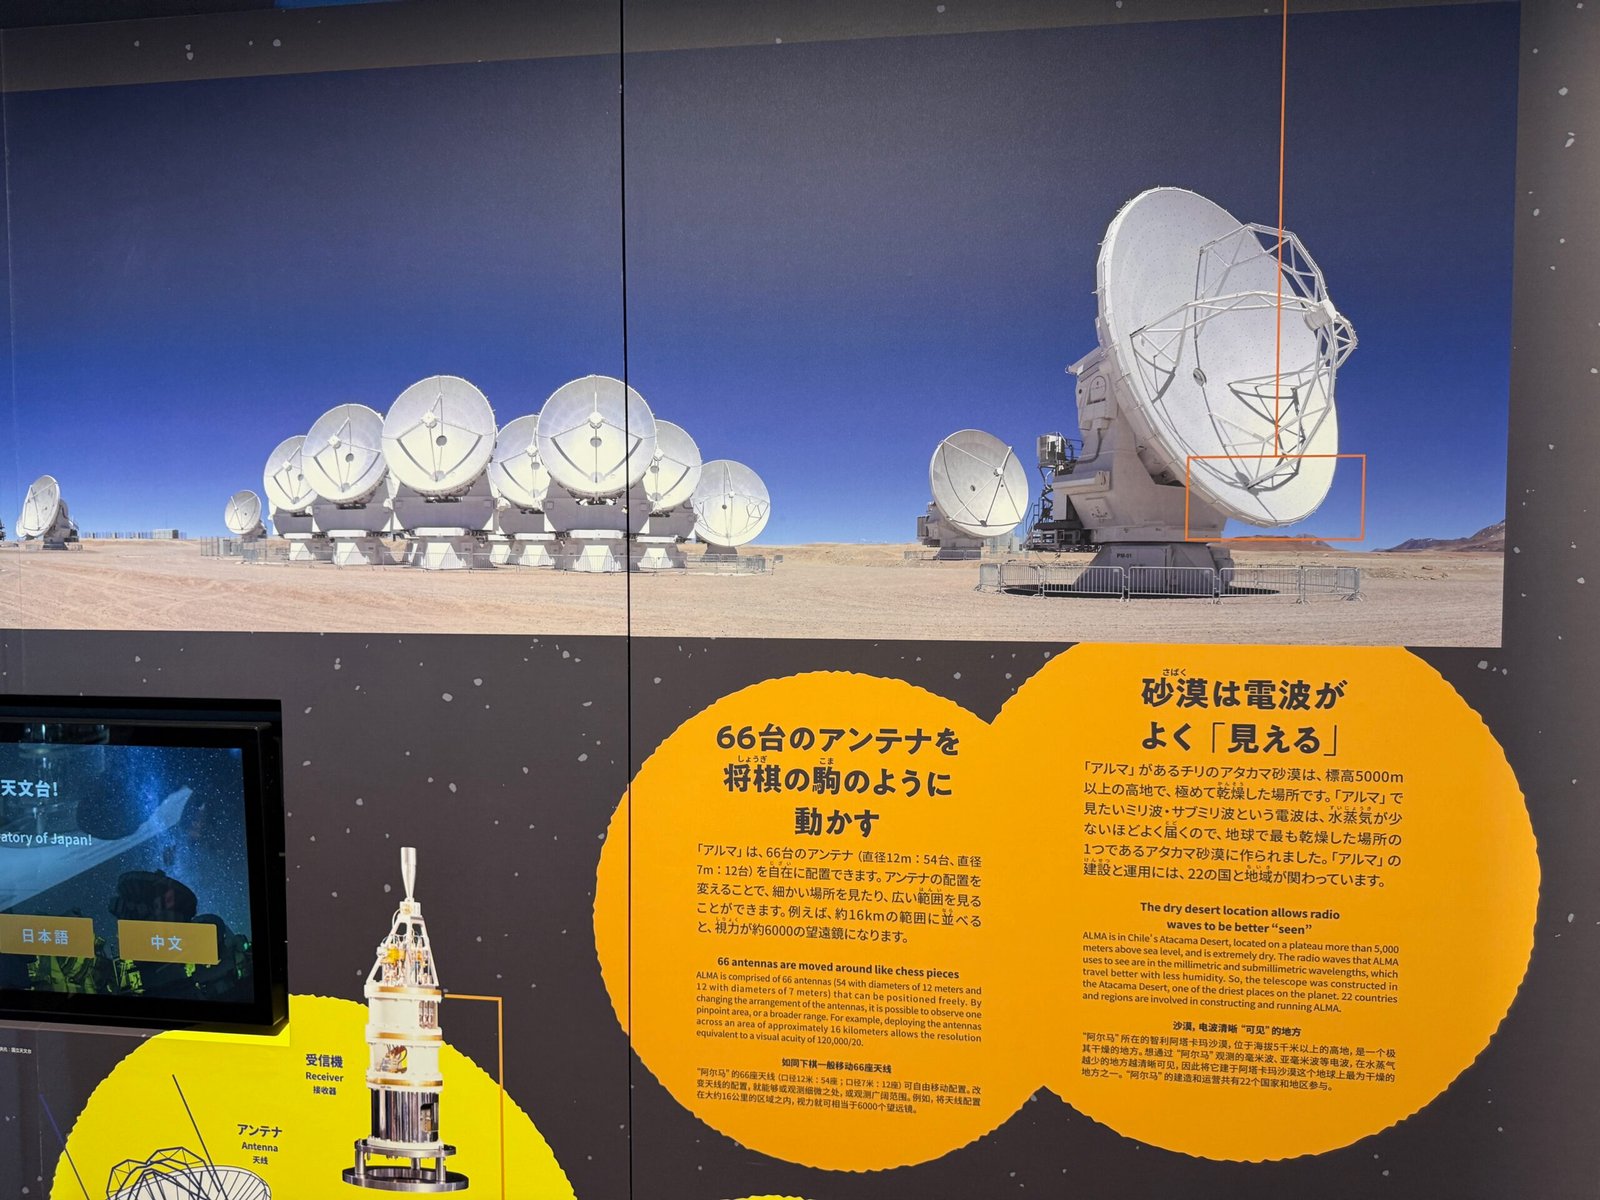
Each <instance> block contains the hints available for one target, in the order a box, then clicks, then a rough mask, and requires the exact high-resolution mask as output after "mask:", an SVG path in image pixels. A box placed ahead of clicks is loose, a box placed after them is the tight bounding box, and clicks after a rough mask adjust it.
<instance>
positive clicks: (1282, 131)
mask: <svg viewBox="0 0 1600 1200" xmlns="http://www.w3.org/2000/svg"><path fill="white" fill-rule="evenodd" d="M1288 127H1289V0H1283V49H1282V51H1281V52H1280V54H1279V59H1278V319H1277V323H1276V326H1275V328H1274V330H1273V333H1274V339H1273V347H1272V452H1273V453H1274V454H1282V453H1283V445H1282V442H1281V441H1280V437H1281V432H1280V431H1281V430H1282V428H1283V164H1284V147H1285V145H1286V144H1287V138H1286V136H1285V135H1286V132H1287V130H1288ZM1363 494H1364V493H1363ZM1184 525H1185V526H1187V525H1188V521H1187V520H1186V521H1185V522H1184Z"/></svg>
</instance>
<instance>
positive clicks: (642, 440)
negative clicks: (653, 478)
mask: <svg viewBox="0 0 1600 1200" xmlns="http://www.w3.org/2000/svg"><path fill="white" fill-rule="evenodd" d="M538 444H539V457H540V458H541V459H542V460H543V461H544V465H545V467H546V468H547V469H548V470H549V471H550V478H551V479H553V480H554V481H555V482H556V483H558V484H560V485H561V486H562V487H563V488H565V489H566V490H567V491H569V492H571V493H572V494H573V495H574V496H577V497H578V498H579V499H584V500H601V499H605V498H606V497H609V496H620V495H621V494H622V493H623V492H625V491H627V490H628V489H629V488H630V487H632V486H633V485H634V484H636V483H638V482H639V481H640V480H641V479H643V478H644V474H645V471H647V470H648V469H649V467H650V459H651V457H652V456H653V455H654V454H655V449H656V419H655V417H654V416H653V415H652V414H651V412H650V406H649V405H648V404H646V403H645V402H644V397H643V396H641V395H639V393H638V392H636V391H634V390H633V389H632V388H631V387H628V386H627V385H626V384H624V383H623V382H622V380H620V379H613V378H611V377H610V376H609V375H586V376H584V377H583V378H582V379H574V380H573V381H572V382H571V383H566V384H563V385H562V386H561V387H559V388H557V389H556V390H555V391H554V392H553V393H552V394H551V396H550V398H549V399H548V400H546V401H545V402H544V408H543V409H541V410H540V412H539V430H538Z"/></svg>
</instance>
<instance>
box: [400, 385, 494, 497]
mask: <svg viewBox="0 0 1600 1200" xmlns="http://www.w3.org/2000/svg"><path fill="white" fill-rule="evenodd" d="M494 440H495V425H494V410H493V409H492V408H490V407H489V400H488V398H487V397H486V396H484V394H483V393H482V392H480V391H479V390H478V389H477V388H475V387H473V386H472V384H470V383H468V382H467V381H466V380H465V379H459V378H457V377H456V376H454V375H433V376H430V377H429V378H427V379H421V380H418V381H417V382H416V383H413V384H412V385H411V386H410V387H408V388H407V389H406V390H405V391H403V392H401V393H400V395H399V396H397V397H396V398H395V402H394V403H393V404H392V405H390V406H389V414H388V416H386V417H385V418H384V421H383V456H384V458H385V459H386V460H387V462H388V464H389V470H390V471H392V472H393V473H394V475H395V477H396V478H397V479H399V480H400V482H401V483H403V484H405V485H406V486H407V487H409V488H411V489H413V490H414V491H417V492H419V493H421V494H422V495H424V496H447V495H450V494H451V493H454V492H459V491H461V490H462V489H464V488H467V487H469V486H471V484H472V482H473V480H475V479H477V478H478V476H479V475H481V474H483V470H484V468H485V467H487V466H488V465H489V459H490V458H491V457H492V456H493V455H494Z"/></svg>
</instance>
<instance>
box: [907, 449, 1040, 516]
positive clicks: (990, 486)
mask: <svg viewBox="0 0 1600 1200" xmlns="http://www.w3.org/2000/svg"><path fill="white" fill-rule="evenodd" d="M928 486H929V487H930V488H932V490H933V502H934V503H935V504H937V505H938V506H939V511H940V512H941V513H943V514H944V518H945V520H947V521H949V522H950V524H952V525H954V526H955V527H956V528H957V529H959V530H960V531H961V532H962V533H966V534H970V535H971V536H973V537H976V538H992V537H1003V536H1005V535H1006V534H1008V533H1010V532H1011V531H1012V530H1013V529H1015V528H1016V527H1017V524H1018V522H1020V521H1021V520H1022V518H1023V517H1025V516H1027V515H1028V503H1029V500H1030V495H1029V491H1028V473H1027V471H1026V470H1024V469H1023V466H1022V460H1021V459H1019V458H1018V457H1017V455H1016V452H1015V451H1014V450H1012V449H1011V447H1010V446H1008V445H1006V444H1005V443H1004V442H1002V441H1001V440H1000V439H999V438H997V437H995V436H994V434H992V433H984V432H983V431H982V430H981V429H963V430H960V431H959V432H956V433H952V434H951V435H950V436H949V437H947V438H945V439H944V441H942V442H940V443H939V445H938V446H937V447H935V448H934V451H933V461H932V462H931V463H929V464H928Z"/></svg>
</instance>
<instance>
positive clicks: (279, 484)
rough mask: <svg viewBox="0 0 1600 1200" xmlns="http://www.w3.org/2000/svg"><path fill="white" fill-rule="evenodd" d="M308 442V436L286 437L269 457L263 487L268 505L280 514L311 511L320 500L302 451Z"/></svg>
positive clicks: (263, 472) (262, 482)
mask: <svg viewBox="0 0 1600 1200" xmlns="http://www.w3.org/2000/svg"><path fill="white" fill-rule="evenodd" d="M305 443H306V439H305V435H304V434H299V435H297V436H295V437H292V438H285V439H284V440H283V441H281V442H279V443H278V446H277V449H275V450H273V452H272V453H271V454H269V455H267V466H266V469H265V470H264V471H262V473H261V488H262V491H264V492H265V493H266V497H267V503H268V504H270V505H272V507H273V508H274V509H275V510H276V511H278V512H285V513H295V512H300V511H301V510H302V509H306V508H309V507H310V506H311V502H312V501H313V500H315V499H316V498H317V493H316V492H315V491H313V490H312V487H311V484H310V483H308V482H307V481H306V476H305V471H304V469H303V465H302V462H301V457H300V452H301V450H302V449H303V448H304V446H305Z"/></svg>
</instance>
